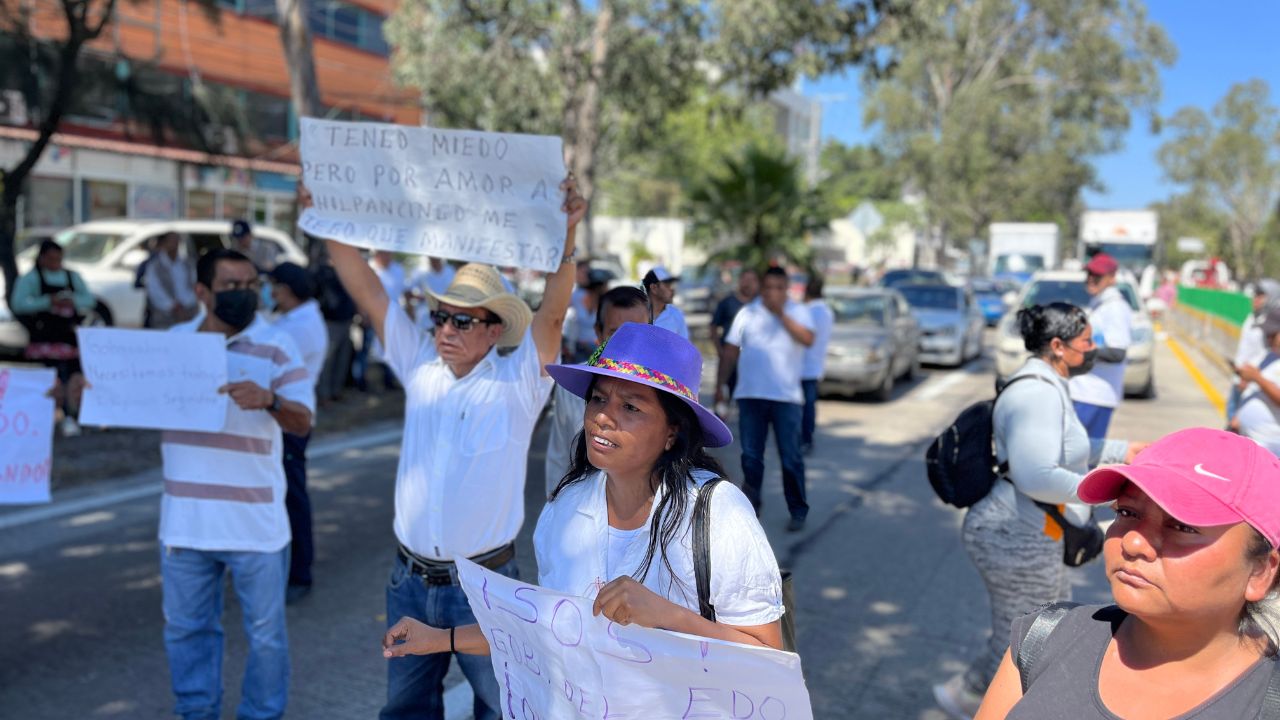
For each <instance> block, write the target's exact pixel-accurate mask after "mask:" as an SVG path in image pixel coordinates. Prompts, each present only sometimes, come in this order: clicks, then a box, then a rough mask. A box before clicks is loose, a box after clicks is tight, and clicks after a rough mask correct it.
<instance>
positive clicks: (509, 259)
mask: <svg viewBox="0 0 1280 720" xmlns="http://www.w3.org/2000/svg"><path fill="white" fill-rule="evenodd" d="M301 152H302V182H303V184H304V185H306V186H307V189H308V190H310V191H311V195H312V199H313V201H314V205H313V207H310V208H308V209H307V210H306V211H304V212H303V213H302V217H300V218H299V219H298V227H299V228H301V229H302V230H304V231H305V232H307V233H310V234H312V235H315V236H318V237H323V238H330V239H333V240H337V241H339V242H343V243H346V244H348V245H355V246H358V247H365V248H371V249H375V250H390V251H392V252H399V253H413V254H418V255H433V256H435V257H442V258H448V259H451V260H463V261H470V262H482V263H488V264H490V265H497V266H513V267H522V268H531V269H534V270H544V271H548V272H550V271H554V270H555V269H556V268H557V267H559V265H560V260H561V257H562V256H563V251H564V236H565V229H566V218H565V215H564V213H563V212H561V211H560V206H561V204H562V202H563V197H562V193H561V192H560V190H559V185H560V181H561V180H563V179H564V175H565V169H564V154H563V147H562V142H561V140H560V138H558V137H552V136H543V135H515V134H508V133H486V132H478V131H474V130H441V129H438V128H424V127H408V126H403V125H388V124H385V123H356V122H341V121H336V120H315V119H311V118H303V119H302V137H301Z"/></svg>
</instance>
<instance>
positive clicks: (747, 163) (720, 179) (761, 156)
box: [688, 143, 827, 267]
mask: <svg viewBox="0 0 1280 720" xmlns="http://www.w3.org/2000/svg"><path fill="white" fill-rule="evenodd" d="M823 210H824V203H823V200H822V197H821V195H820V193H819V191H818V190H817V189H816V188H811V187H808V186H807V184H806V183H805V181H804V178H803V174H802V173H801V171H800V167H799V164H798V163H796V161H794V160H792V159H790V158H788V157H787V153H786V151H785V150H784V149H783V148H781V147H778V145H777V144H772V143H771V144H753V145H750V146H748V147H747V148H745V149H744V150H743V151H741V152H739V153H737V154H734V155H730V156H727V157H725V158H723V159H722V160H721V162H720V163H719V167H718V168H717V169H715V170H713V171H712V172H710V173H708V174H707V175H705V176H704V177H702V178H701V179H700V180H699V181H698V182H696V183H695V184H694V185H693V187H692V188H691V189H690V192H689V205H688V216H689V223H690V224H689V233H688V237H689V239H690V240H691V241H692V242H694V243H696V244H698V245H701V246H703V247H705V248H707V249H708V250H710V251H711V258H710V259H711V261H712V262H719V261H724V260H738V261H740V262H742V263H743V264H744V265H746V266H748V267H764V266H765V265H767V264H769V263H770V262H774V261H779V260H781V261H785V262H789V263H794V264H796V265H801V266H804V267H808V266H809V265H810V261H811V247H810V244H809V237H810V234H811V233H813V232H816V231H818V230H821V229H823V228H825V227H826V225H827V220H826V216H825V213H824V212H823Z"/></svg>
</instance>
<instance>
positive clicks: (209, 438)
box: [160, 250, 315, 717]
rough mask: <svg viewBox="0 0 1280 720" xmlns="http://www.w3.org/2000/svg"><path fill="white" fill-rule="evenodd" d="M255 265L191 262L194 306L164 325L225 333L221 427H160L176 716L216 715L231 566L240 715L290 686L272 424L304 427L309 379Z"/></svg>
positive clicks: (281, 495)
mask: <svg viewBox="0 0 1280 720" xmlns="http://www.w3.org/2000/svg"><path fill="white" fill-rule="evenodd" d="M258 294H259V285H258V271H257V269H256V268H255V267H254V265H253V263H252V262H250V261H249V258H247V257H245V256H244V255H242V254H241V253H239V252H236V251H234V250H214V251H211V252H209V253H207V254H206V255H204V256H203V257H201V258H200V262H199V263H198V265H197V266H196V298H197V299H198V300H199V301H200V313H199V315H198V316H197V317H196V318H195V319H194V320H191V321H190V322H187V323H183V324H181V325H177V326H175V327H173V328H172V329H171V330H170V332H176V333H191V332H211V333H218V334H220V335H222V336H224V337H225V338H226V339H227V378H228V380H229V382H228V383H227V384H226V385H225V386H223V387H222V388H220V390H219V392H223V393H225V394H226V395H227V396H228V398H229V399H230V402H229V403H228V404H227V420H226V423H225V424H224V426H223V429H222V430H221V431H220V432H216V433H202V432H185V431H183V432H178V431H166V432H165V433H164V436H163V440H162V455H163V457H164V478H165V480H164V496H163V499H162V501H161V506H160V545H161V549H162V553H161V556H160V572H161V577H162V579H163V582H162V588H163V603H164V617H165V629H164V640H165V649H166V651H167V653H168V656H169V675H170V678H171V679H172V685H173V692H174V695H175V697H176V698H177V706H176V707H175V709H174V710H175V712H176V713H177V714H178V715H181V716H182V717H219V716H220V713H221V708H220V703H221V697H222V687H221V683H220V680H219V678H220V677H221V674H220V672H221V671H220V667H219V665H220V662H221V659H222V648H221V645H222V630H221V625H220V622H221V618H220V615H221V609H222V587H223V583H224V576H225V575H226V573H227V572H230V574H231V580H232V584H233V586H234V588H235V592H236V596H237V597H238V598H239V599H240V606H241V608H242V610H243V612H244V616H245V617H244V620H245V622H244V625H245V627H246V628H247V634H248V644H249V660H248V666H247V667H246V669H245V681H244V686H243V688H242V690H241V701H240V707H239V708H238V710H237V716H238V717H280V716H281V715H283V714H284V710H285V702H286V700H287V699H288V692H289V643H288V637H287V635H286V631H285V614H284V606H285V585H286V583H287V580H288V572H289V540H290V531H289V517H288V514H287V512H286V510H285V488H286V484H285V476H284V469H283V464H282V457H283V450H282V448H283V439H282V436H281V431H282V430H283V431H285V432H289V433H292V434H294V435H306V434H307V433H308V432H310V430H311V414H312V412H313V409H314V407H315V397H314V393H313V390H312V382H311V380H310V379H309V374H308V372H307V369H306V367H305V366H304V365H303V362H302V356H301V354H300V353H299V352H298V350H297V347H296V346H295V345H294V343H293V341H292V340H291V339H290V338H289V336H288V334H286V333H284V332H282V331H280V330H277V329H276V328H274V327H272V326H271V324H270V323H268V322H266V321H265V320H263V319H261V318H259V317H258V315H257V312H256V311H257V307H258Z"/></svg>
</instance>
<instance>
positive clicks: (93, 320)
mask: <svg viewBox="0 0 1280 720" xmlns="http://www.w3.org/2000/svg"><path fill="white" fill-rule="evenodd" d="M167 232H176V233H178V234H179V235H180V236H181V237H182V241H183V242H182V246H181V247H180V249H179V251H178V252H179V253H180V255H181V256H183V257H186V258H189V259H190V260H191V261H192V262H194V259H195V258H196V257H199V256H200V255H201V254H202V253H204V252H206V251H208V250H211V249H213V248H217V247H229V246H230V244H231V240H230V236H231V221H230V220H95V221H92V222H87V223H83V224H80V225H75V226H73V227H70V228H67V229H66V230H63V231H62V232H60V233H58V234H57V235H56V236H55V237H54V240H55V241H56V242H57V243H58V244H59V245H61V246H62V258H63V263H64V264H65V265H66V267H68V268H69V269H71V270H74V271H76V272H78V273H80V276H81V277H82V278H84V281H85V284H86V285H88V286H89V290H90V291H92V292H93V294H94V297H96V298H97V301H98V303H97V307H95V308H94V310H93V312H91V313H90V314H89V316H88V317H86V318H85V324H87V325H118V326H120V327H142V323H143V319H144V316H145V312H146V294H145V292H144V291H143V290H142V289H140V288H137V287H134V281H135V279H136V277H137V270H138V266H139V265H141V264H142V263H143V262H144V261H145V260H146V259H147V258H148V257H150V255H151V249H152V248H154V247H155V241H156V240H157V239H158V238H159V237H160V236H161V235H163V234H164V233H167ZM253 234H254V236H255V237H257V238H258V239H259V240H262V241H264V242H267V243H270V244H271V246H272V247H274V249H275V250H276V257H277V260H278V262H285V261H288V262H294V263H297V264H299V265H306V264H307V256H306V253H304V252H303V251H302V248H300V247H298V245H297V243H295V242H294V241H293V239H292V238H290V237H289V236H288V235H286V234H285V233H283V232H281V231H279V230H276V229H275V228H272V227H268V226H265V225H257V226H254V228H253ZM38 250H39V248H38V247H28V248H27V249H25V250H23V251H22V252H20V253H19V254H18V258H17V260H18V272H19V273H20V274H21V273H25V272H28V271H30V270H31V268H32V266H33V265H34V264H35V257H36V252H37V251H38ZM3 289H4V288H3V279H0V350H4V351H9V352H12V351H15V350H21V349H23V348H25V347H26V345H27V331H26V328H24V327H23V326H22V324H21V323H19V322H18V321H17V320H16V319H15V318H14V317H13V314H12V313H11V312H10V311H9V308H8V305H7V304H5V303H4V302H3V300H2V299H3V297H4V294H3Z"/></svg>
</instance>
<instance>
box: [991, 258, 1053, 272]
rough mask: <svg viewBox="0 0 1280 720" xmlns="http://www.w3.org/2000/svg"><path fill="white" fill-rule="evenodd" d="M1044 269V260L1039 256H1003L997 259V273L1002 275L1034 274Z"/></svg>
mask: <svg viewBox="0 0 1280 720" xmlns="http://www.w3.org/2000/svg"><path fill="white" fill-rule="evenodd" d="M1043 269H1044V258H1043V257H1041V256H1039V255H1001V256H1000V257H998V258H996V271H995V273H994V274H996V275H999V274H1002V273H1033V272H1035V271H1037V270H1043Z"/></svg>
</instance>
